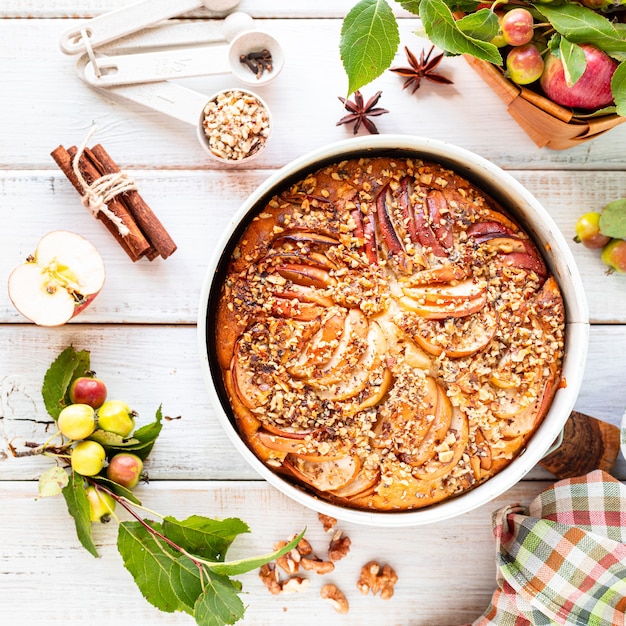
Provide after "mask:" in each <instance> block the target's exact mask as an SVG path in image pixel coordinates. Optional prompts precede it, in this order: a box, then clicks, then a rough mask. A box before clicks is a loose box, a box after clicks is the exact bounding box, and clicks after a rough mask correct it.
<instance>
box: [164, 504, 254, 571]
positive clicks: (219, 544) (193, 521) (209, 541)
mask: <svg viewBox="0 0 626 626" xmlns="http://www.w3.org/2000/svg"><path fill="white" fill-rule="evenodd" d="M248 532H250V528H249V527H248V525H247V524H245V523H244V522H242V521H241V520H240V519H237V518H228V519H224V520H214V519H210V518H208V517H202V516H200V515H192V516H191V517H188V518H187V519H185V520H181V521H179V520H177V519H175V518H173V517H169V516H168V517H166V518H165V519H164V520H163V534H164V535H165V536H166V537H167V538H168V539H171V540H172V541H173V542H174V543H176V544H177V545H179V546H181V547H182V548H184V549H185V550H186V551H187V552H190V553H191V554H194V555H197V556H200V557H202V558H203V559H208V560H210V561H224V559H225V557H226V552H227V551H228V548H229V547H230V545H231V544H232V542H233V541H234V540H235V538H236V537H237V536H238V535H241V534H242V533H248Z"/></svg>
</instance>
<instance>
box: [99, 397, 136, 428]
mask: <svg viewBox="0 0 626 626" xmlns="http://www.w3.org/2000/svg"><path fill="white" fill-rule="evenodd" d="M98 426H99V427H100V428H102V430H106V431H108V432H110V433H115V434H117V435H120V437H128V435H130V433H132V432H133V428H134V427H135V413H134V412H133V411H132V410H131V408H130V407H129V406H128V404H126V402H122V401H121V400H107V401H106V402H105V403H104V404H103V405H102V406H101V407H100V408H99V409H98Z"/></svg>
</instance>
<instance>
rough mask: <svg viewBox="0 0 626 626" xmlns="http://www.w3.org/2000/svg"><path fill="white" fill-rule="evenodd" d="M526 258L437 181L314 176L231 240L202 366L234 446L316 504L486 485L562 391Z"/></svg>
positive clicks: (544, 302) (382, 168) (343, 169)
mask: <svg viewBox="0 0 626 626" xmlns="http://www.w3.org/2000/svg"><path fill="white" fill-rule="evenodd" d="M564 317H565V316H564V305H563V299H562V296H561V292H560V289H559V286H558V284H557V282H556V280H555V278H554V276H553V275H552V274H551V273H550V270H549V269H548V267H547V266H546V264H545V262H544V259H543V258H542V254H541V252H540V251H539V250H538V249H537V247H536V246H535V244H534V243H533V241H532V240H531V238H530V237H529V235H528V234H527V233H526V232H525V231H524V229H523V228H522V227H521V226H520V224H519V223H518V222H517V221H516V220H515V219H514V218H512V217H511V215H510V214H508V213H507V212H506V211H505V210H504V208H503V207H501V206H500V205H499V203H498V202H496V201H495V200H494V199H493V198H491V197H489V196H488V195H487V194H486V193H484V192H483V191H482V190H481V189H479V188H478V187H477V186H476V185H474V184H472V183H471V182H469V181H468V180H466V179H465V178H463V177H461V176H460V175H458V174H457V173H455V172H454V171H451V170H449V169H447V168H446V167H443V166H441V165H439V164H436V163H431V162H424V161H421V160H417V159H392V158H388V157H371V158H364V159H352V160H345V161H342V162H338V163H335V164H332V165H329V166H327V167H324V168H322V169H320V170H318V171H315V172H313V173H311V174H309V175H307V176H306V177H304V178H303V179H302V180H300V181H298V182H296V183H295V184H292V185H291V186H290V187H289V188H287V189H284V190H283V191H282V192H280V193H278V194H277V195H275V196H274V197H272V198H271V199H270V200H269V201H268V202H267V203H266V204H265V205H264V206H263V207H262V208H261V209H260V210H259V212H258V213H257V214H256V215H255V216H254V218H253V219H252V220H251V221H250V223H249V224H248V225H247V226H246V228H245V231H244V232H243V234H242V235H241V237H240V239H239V240H238V242H237V244H236V246H235V247H234V248H233V251H232V255H231V257H230V260H229V264H228V268H227V271H226V273H225V277H224V279H223V284H222V286H221V292H220V295H219V302H218V306H217V314H216V324H215V344H216V350H217V360H218V364H219V366H220V368H221V372H222V378H223V385H224V389H225V392H226V395H227V397H228V400H229V402H230V405H231V407H232V414H233V416H234V419H235V421H236V425H237V428H238V430H239V433H240V435H241V437H242V438H243V440H244V441H245V442H246V443H247V445H248V446H249V447H250V448H251V450H252V451H253V452H254V453H255V454H256V455H257V456H258V457H259V459H261V460H262V461H263V462H264V463H265V464H266V465H267V466H268V467H270V468H272V470H273V471H275V472H278V473H280V474H282V475H284V476H285V477H287V478H288V480H291V481H293V482H294V483H296V484H299V485H301V486H303V487H304V488H306V489H308V490H309V491H312V492H313V493H315V494H316V495H317V496H318V497H320V498H323V499H326V500H328V501H331V502H334V503H337V504H341V505H343V506H348V507H353V508H358V509H368V510H376V511H396V510H397V511H401V510H409V509H416V508H419V507H424V506H427V505H430V504H433V503H435V502H438V501H441V500H443V499H445V498H449V497H452V496H455V495H458V494H460V493H463V492H464V491H466V490H469V489H472V488H473V487H475V486H476V485H478V484H480V483H482V482H484V481H485V480H488V479H489V478H490V477H491V476H493V475H494V474H496V473H497V472H499V471H500V470H501V469H502V468H504V467H505V466H506V465H507V464H509V463H510V462H511V460H512V459H514V458H515V457H516V456H517V455H518V454H519V453H520V452H521V451H522V450H523V449H524V446H525V445H526V443H527V441H528V439H529V437H530V436H531V435H532V433H533V432H534V431H535V429H536V428H537V426H538V425H539V423H540V422H541V420H542V418H543V417H544V415H545V414H546V412H547V410H548V408H549V405H550V403H551V401H552V398H553V396H554V393H555V391H556V389H557V388H558V387H559V386H560V385H561V384H562V380H561V365H562V357H563V344H564Z"/></svg>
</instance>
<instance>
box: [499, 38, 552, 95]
mask: <svg viewBox="0 0 626 626" xmlns="http://www.w3.org/2000/svg"><path fill="white" fill-rule="evenodd" d="M543 67H544V63H543V57H542V56H541V52H539V50H538V48H537V46H535V45H534V44H532V43H527V44H526V45H524V46H517V47H515V48H511V50H510V52H509V53H508V54H507V57H506V70H507V71H506V74H507V76H508V77H509V78H510V79H511V80H512V81H513V82H514V83H517V84H518V85H528V84H530V83H534V82H535V81H536V80H538V79H539V78H540V77H541V74H542V73H543Z"/></svg>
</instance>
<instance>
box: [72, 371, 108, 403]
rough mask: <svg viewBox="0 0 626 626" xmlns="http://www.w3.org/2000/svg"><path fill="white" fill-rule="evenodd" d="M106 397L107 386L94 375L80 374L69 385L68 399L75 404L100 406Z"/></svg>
mask: <svg viewBox="0 0 626 626" xmlns="http://www.w3.org/2000/svg"><path fill="white" fill-rule="evenodd" d="M106 398H107V386H106V385H105V384H104V382H103V381H102V380H100V379H99V378H96V377H95V376H80V377H79V378H77V379H76V380H75V381H74V382H73V383H72V386H71V387H70V400H71V401H72V402H74V403H76V404H88V405H89V406H91V407H93V408H94V409H98V408H100V407H101V406H102V405H103V404H104V401H105V400H106Z"/></svg>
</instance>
